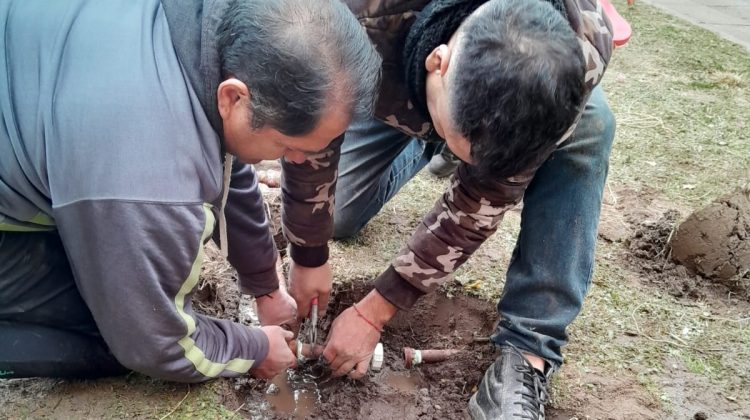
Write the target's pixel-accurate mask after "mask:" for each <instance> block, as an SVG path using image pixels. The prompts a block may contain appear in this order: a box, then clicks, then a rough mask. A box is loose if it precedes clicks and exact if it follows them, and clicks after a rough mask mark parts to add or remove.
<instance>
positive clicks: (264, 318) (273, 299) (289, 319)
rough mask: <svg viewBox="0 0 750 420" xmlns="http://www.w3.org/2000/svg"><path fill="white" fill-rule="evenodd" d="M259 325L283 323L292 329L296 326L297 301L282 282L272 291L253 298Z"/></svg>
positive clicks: (294, 329)
mask: <svg viewBox="0 0 750 420" xmlns="http://www.w3.org/2000/svg"><path fill="white" fill-rule="evenodd" d="M255 304H256V305H257V307H258V320H260V325H263V326H266V325H283V326H286V327H288V329H290V330H292V331H296V328H297V303H295V302H294V299H292V297H291V296H290V295H289V293H287V291H286V288H285V287H284V285H283V284H279V288H278V289H276V290H274V291H273V292H271V293H269V294H267V295H263V296H258V297H257V298H255Z"/></svg>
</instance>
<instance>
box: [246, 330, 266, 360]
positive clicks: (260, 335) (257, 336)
mask: <svg viewBox="0 0 750 420" xmlns="http://www.w3.org/2000/svg"><path fill="white" fill-rule="evenodd" d="M250 335H251V336H252V337H253V339H254V340H253V342H255V343H257V344H258V352H257V353H256V354H255V357H254V358H253V367H258V365H259V364H261V363H263V361H264V360H266V356H268V347H269V346H268V336H266V333H264V332H263V330H261V329H260V328H252V329H251V330H250Z"/></svg>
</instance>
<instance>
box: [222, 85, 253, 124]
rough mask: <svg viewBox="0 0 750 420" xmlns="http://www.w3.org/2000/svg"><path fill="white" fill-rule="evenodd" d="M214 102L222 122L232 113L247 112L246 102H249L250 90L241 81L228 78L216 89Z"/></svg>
mask: <svg viewBox="0 0 750 420" xmlns="http://www.w3.org/2000/svg"><path fill="white" fill-rule="evenodd" d="M216 100H217V104H218V108H219V115H221V119H222V120H227V119H229V117H231V116H232V113H233V112H237V111H239V110H242V112H247V109H248V107H247V101H249V100H250V90H249V89H248V88H247V85H245V84H244V83H242V81H240V80H238V79H235V78H229V79H227V80H224V81H223V82H221V83H220V84H219V87H218V88H217V89H216Z"/></svg>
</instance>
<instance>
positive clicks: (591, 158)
mask: <svg viewBox="0 0 750 420" xmlns="http://www.w3.org/2000/svg"><path fill="white" fill-rule="evenodd" d="M614 132H615V121H614V116H613V115H612V112H611V111H610V109H609V106H608V105H607V101H606V98H605V96H604V92H603V91H602V89H601V87H597V88H596V89H594V91H593V92H592V94H591V97H590V99H589V102H588V103H587V104H586V109H585V111H584V114H583V116H582V118H581V121H580V122H579V124H578V127H577V128H576V130H575V132H574V133H573V136H572V137H571V138H570V139H568V141H567V142H565V143H564V144H563V146H562V147H560V148H559V149H558V150H556V151H555V152H554V153H553V154H552V155H551V156H550V158H549V159H547V161H546V162H545V163H544V164H543V165H542V166H541V167H540V168H539V170H538V171H537V173H536V175H535V176H534V179H533V180H532V182H531V184H530V185H529V187H528V188H527V190H526V193H525V195H524V199H523V201H524V207H523V211H522V213H521V231H520V233H519V236H518V241H517V242H516V247H515V250H514V251H513V257H512V258H511V262H510V265H509V267H508V272H507V277H506V282H505V288H504V290H503V295H502V297H501V298H500V302H499V303H498V305H497V309H498V312H499V315H500V322H499V324H498V327H497V330H496V332H495V334H494V335H493V337H492V340H493V342H495V343H496V344H500V345H502V344H506V343H511V344H514V345H516V346H517V347H518V348H520V349H522V350H525V351H528V352H531V353H533V354H536V355H538V356H541V357H542V358H544V359H546V360H547V361H549V362H550V363H551V364H552V365H554V366H559V365H560V364H561V363H562V361H563V359H562V353H561V347H562V346H563V345H565V344H566V343H567V339H568V336H567V334H566V332H565V330H566V328H567V326H568V325H569V324H570V323H571V322H573V319H575V317H576V316H577V315H578V313H579V312H580V310H581V306H582V304H583V298H584V296H585V295H586V292H587V291H588V288H589V285H590V283H591V276H592V273H593V266H594V252H595V248H596V237H597V228H598V225H599V211H600V208H601V201H602V193H603V190H604V183H605V180H606V178H607V170H608V167H609V154H610V151H611V148H612V141H613V139H614ZM441 148H442V145H436V144H431V143H424V142H422V141H420V140H417V139H414V138H410V137H408V136H406V135H404V134H402V133H400V132H399V131H397V130H395V129H393V128H391V127H389V126H387V125H385V124H383V123H380V122H377V121H366V122H357V123H355V124H353V125H352V126H351V127H350V129H349V131H347V134H346V140H345V141H344V144H343V145H342V151H341V160H340V162H339V179H338V185H337V189H336V209H335V214H334V221H335V225H334V237H336V238H346V237H350V236H353V235H355V234H356V233H357V232H359V230H360V229H362V228H363V227H364V226H365V225H366V224H367V222H369V220H370V219H371V218H372V217H373V216H375V214H377V212H378V211H379V210H380V209H381V208H382V207H383V205H384V204H385V203H386V202H387V201H388V200H390V199H391V198H392V197H393V196H394V195H395V194H396V192H398V190H399V189H400V188H401V187H402V186H403V185H404V184H405V183H406V182H407V181H409V179H411V178H412V177H413V176H414V175H416V173H417V172H419V170H420V169H422V168H423V167H424V166H425V165H426V164H427V163H428V162H429V160H430V158H431V157H432V156H433V155H434V154H436V153H439V152H440V150H441Z"/></svg>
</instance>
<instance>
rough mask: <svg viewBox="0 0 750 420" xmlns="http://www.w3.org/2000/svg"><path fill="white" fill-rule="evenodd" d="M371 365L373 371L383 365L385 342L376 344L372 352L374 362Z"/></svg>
mask: <svg viewBox="0 0 750 420" xmlns="http://www.w3.org/2000/svg"><path fill="white" fill-rule="evenodd" d="M370 367H371V368H372V370H373V371H375V372H377V371H379V370H380V368H382V367H383V343H378V344H377V345H376V346H375V351H374V352H373V353H372V362H371V363H370Z"/></svg>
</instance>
